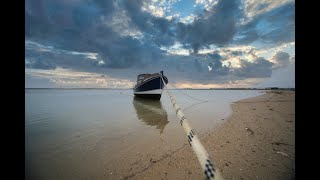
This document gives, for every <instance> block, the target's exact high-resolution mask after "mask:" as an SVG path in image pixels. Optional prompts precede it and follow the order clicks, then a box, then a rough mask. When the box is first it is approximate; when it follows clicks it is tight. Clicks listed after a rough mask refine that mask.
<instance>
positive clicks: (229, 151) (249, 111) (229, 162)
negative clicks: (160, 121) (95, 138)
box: [124, 91, 295, 179]
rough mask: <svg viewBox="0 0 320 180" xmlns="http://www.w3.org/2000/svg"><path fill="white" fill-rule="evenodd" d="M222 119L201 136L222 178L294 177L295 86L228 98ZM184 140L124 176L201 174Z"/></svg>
mask: <svg viewBox="0 0 320 180" xmlns="http://www.w3.org/2000/svg"><path fill="white" fill-rule="evenodd" d="M232 110H233V113H232V115H231V116H230V117H229V118H227V119H221V121H226V122H225V123H223V124H222V125H220V126H218V127H216V128H215V129H213V130H212V131H210V132H209V133H207V134H205V135H202V136H200V140H201V142H202V143H203V145H204V147H205V148H206V150H207V151H208V153H209V154H210V156H211V157H212V159H213V161H214V164H215V165H216V166H217V167H218V168H219V170H220V171H221V174H222V176H223V177H224V179H295V92H294V91H268V92H267V93H266V94H264V95H262V96H259V97H254V98H250V99H245V100H241V101H238V102H235V103H233V104H232ZM203 178H204V177H203V175H202V170H201V168H200V165H199V162H198V160H197V158H196V156H195V154H194V153H193V152H192V149H191V148H190V147H189V144H188V143H187V141H186V143H185V144H184V145H183V147H182V148H180V149H178V150H176V151H174V152H172V153H170V154H166V155H164V156H163V157H161V158H158V159H150V162H149V163H148V166H145V168H144V169H140V170H139V171H131V172H130V173H129V172H128V173H127V175H125V176H124V179H203Z"/></svg>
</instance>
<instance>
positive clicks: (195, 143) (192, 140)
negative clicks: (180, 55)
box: [161, 76, 223, 180]
mask: <svg viewBox="0 0 320 180" xmlns="http://www.w3.org/2000/svg"><path fill="white" fill-rule="evenodd" d="M161 79H162V82H163V84H164V87H165V89H166V91H167V94H168V95H169V97H170V100H171V103H172V105H173V108H174V109H175V111H176V115H177V116H178V118H179V119H180V125H181V126H182V127H183V129H184V131H185V132H186V133H187V138H188V142H189V144H190V146H191V147H192V149H193V151H194V152H195V154H196V155H197V157H198V160H199V162H200V165H201V167H202V169H203V173H204V176H205V177H206V178H207V179H214V180H222V179H223V178H222V176H221V174H220V172H219V170H218V169H217V168H216V167H215V166H214V164H213V161H211V159H210V157H209V155H208V153H207V151H206V150H205V149H204V147H203V145H202V144H201V142H200V140H199V139H198V137H197V135H196V134H195V132H194V130H192V129H191V126H190V125H189V123H188V120H187V119H186V117H185V116H184V114H183V112H182V110H181V108H180V107H179V106H178V104H177V103H176V100H175V99H174V97H173V96H172V95H171V93H170V92H169V90H168V88H167V87H166V83H165V82H164V80H163V78H162V76H161Z"/></svg>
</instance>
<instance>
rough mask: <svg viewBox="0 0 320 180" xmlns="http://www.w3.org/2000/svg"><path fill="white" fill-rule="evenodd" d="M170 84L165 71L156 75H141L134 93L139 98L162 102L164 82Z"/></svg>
mask: <svg viewBox="0 0 320 180" xmlns="http://www.w3.org/2000/svg"><path fill="white" fill-rule="evenodd" d="M162 78H163V81H164V82H165V83H166V84H168V78H167V77H166V76H164V75H163V71H160V73H154V74H139V75H138V77H137V84H136V85H135V86H134V88H133V93H134V95H135V96H137V97H142V98H148V99H156V100H160V99H161V95H162V91H163V88H164V84H163V81H162Z"/></svg>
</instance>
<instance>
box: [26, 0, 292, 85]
mask: <svg viewBox="0 0 320 180" xmlns="http://www.w3.org/2000/svg"><path fill="white" fill-rule="evenodd" d="M144 2H146V3H148V2H147V1H144ZM25 4H26V6H25V36H26V41H29V43H26V46H25V47H26V50H25V58H26V68H35V69H55V68H57V67H62V68H68V69H72V70H79V71H85V72H97V73H104V72H108V73H109V74H108V75H109V76H115V77H120V78H125V79H128V78H131V77H132V74H136V73H137V72H141V73H144V71H147V70H148V71H149V72H150V73H153V72H157V71H160V70H165V71H167V73H169V74H170V75H171V76H172V77H173V78H174V77H177V78H182V79H190V81H193V82H209V81H210V80H214V79H219V78H220V77H221V76H227V75H230V74H234V75H238V76H240V77H241V78H243V77H268V76H270V73H271V67H272V63H270V62H269V61H267V60H265V59H263V58H258V57H257V60H256V61H255V62H247V61H244V60H242V61H241V65H242V66H241V68H239V69H233V68H232V67H230V66H226V65H223V63H222V61H224V60H227V59H229V58H230V57H232V56H241V55H243V54H248V53H247V52H243V51H230V50H222V51H225V52H226V53H227V55H225V56H222V55H221V54H223V53H222V52H221V53H220V50H219V51H215V52H214V53H210V54H207V55H200V54H198V51H199V50H200V49H201V48H203V47H208V46H209V45H216V46H218V47H221V46H227V45H228V44H229V43H230V42H231V41H232V40H233V38H234V36H235V34H236V33H237V32H240V33H239V35H240V36H242V38H240V39H238V41H237V43H242V44H246V43H251V42H253V41H255V40H257V39H259V38H260V39H263V40H270V42H281V41H287V40H289V39H292V38H294V30H292V29H289V28H292V27H294V21H292V19H294V4H293V9H292V6H289V5H288V4H287V5H285V6H282V7H280V8H276V9H274V10H271V11H270V12H267V13H264V14H261V15H259V16H258V17H256V18H255V19H254V20H253V21H252V22H250V23H248V24H247V25H245V26H242V27H241V29H240V31H238V29H237V28H238V27H237V26H236V24H237V23H238V22H239V20H240V19H241V18H242V17H243V12H242V9H243V8H241V6H242V4H241V1H240V0H220V1H218V3H217V4H216V5H215V6H213V7H212V8H211V9H209V10H206V11H204V12H203V13H202V14H201V15H199V16H197V17H196V19H195V20H194V21H193V23H191V24H183V23H181V22H178V21H177V19H174V18H173V19H171V20H168V19H165V18H163V17H155V16H153V15H152V14H150V13H149V12H146V11H144V10H142V6H143V1H142V0H119V1H112V0H107V1H102V0H101V1H100V0H87V1H82V0H77V1H62V0H56V1H54V0H27V1H26V3H25ZM289 7H291V9H290V8H289ZM119 13H123V14H121V16H119V17H117V18H115V16H118V15H119ZM115 19H116V20H115ZM286 21H287V23H285V22H286ZM273 22H275V25H274V26H279V28H274V27H273V25H272V28H273V30H269V31H268V30H263V28H262V27H263V26H262V25H265V24H268V23H269V24H273ZM116 23H118V24H121V26H119V27H120V28H119V27H117V28H115V25H114V24H116ZM122 27H125V28H127V31H132V32H134V33H133V34H135V33H136V34H139V33H140V34H141V36H138V35H128V34H125V33H122V31H121V30H122V29H121V28H122ZM282 27H284V30H283V31H282V29H281V28H282ZM267 29H268V28H267ZM288 29H289V30H288ZM285 30H287V31H288V32H289V33H287V34H285ZM30 42H37V43H39V44H40V46H39V45H34V44H32V43H30ZM176 42H180V43H181V44H182V46H183V47H185V48H188V49H190V50H192V53H191V54H190V56H179V55H168V54H166V52H164V51H163V50H161V49H160V47H163V46H164V47H170V46H172V45H174V44H175V43H176ZM48 46H52V47H48ZM85 52H90V53H96V54H98V55H97V59H92V58H90V57H88V55H87V54H86V53H85ZM205 56H206V58H205ZM123 69H124V70H127V71H126V73H123V71H122V70H123ZM118 70H119V72H121V73H119V72H118ZM131 70H132V71H131ZM132 72H134V73H132Z"/></svg>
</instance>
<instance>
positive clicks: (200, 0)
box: [194, 0, 218, 10]
mask: <svg viewBox="0 0 320 180" xmlns="http://www.w3.org/2000/svg"><path fill="white" fill-rule="evenodd" d="M217 3H218V0H196V2H195V5H194V7H196V6H199V5H202V6H203V7H204V8H205V9H206V10H209V9H210V8H211V7H213V6H214V5H216V4H217Z"/></svg>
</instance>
